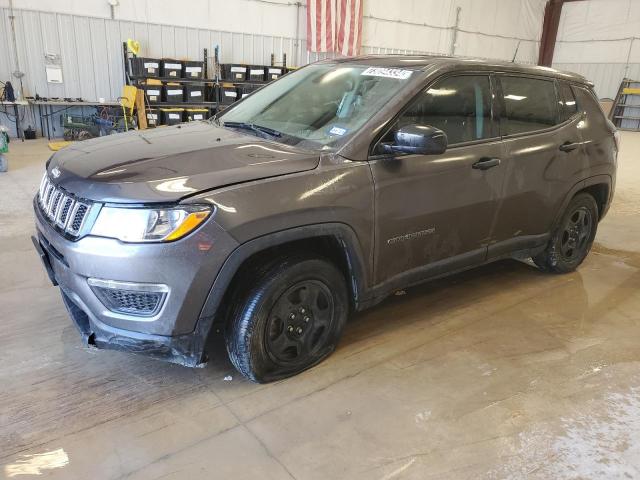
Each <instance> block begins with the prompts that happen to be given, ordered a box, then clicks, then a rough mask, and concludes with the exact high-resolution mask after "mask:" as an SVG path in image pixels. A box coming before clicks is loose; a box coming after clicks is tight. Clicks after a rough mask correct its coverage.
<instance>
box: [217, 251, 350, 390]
mask: <svg viewBox="0 0 640 480" xmlns="http://www.w3.org/2000/svg"><path fill="white" fill-rule="evenodd" d="M246 282H255V283H254V285H252V287H251V288H250V290H249V291H248V292H246V291H244V292H238V294H237V295H234V298H233V305H232V306H231V308H230V317H229V319H228V320H229V321H228V322H227V328H226V332H225V340H226V345H227V352H228V353H229V358H230V360H231V363H233V365H234V366H235V367H236V369H237V370H238V371H239V372H240V373H241V374H242V375H244V376H245V377H246V378H248V379H249V380H251V381H254V382H257V383H267V382H272V381H275V380H279V379H282V378H287V377H290V376H293V375H296V374H298V373H300V372H302V371H304V370H306V369H308V368H310V367H312V366H314V365H316V364H318V363H319V362H321V361H322V360H324V359H325V358H326V357H327V356H329V355H330V354H331V353H332V352H333V351H334V349H335V347H336V344H337V342H338V339H339V338H340V335H341V334H342V330H343V328H344V325H345V323H346V321H347V317H348V314H349V299H348V290H347V284H346V282H345V279H344V276H343V275H342V273H341V272H340V271H339V270H338V269H337V268H336V267H335V266H334V265H333V264H332V263H330V262H329V261H327V260H324V259H321V258H315V257H310V256H306V255H296V256H291V257H288V258H285V259H278V261H275V262H270V263H267V264H265V265H263V266H262V267H260V268H257V269H254V270H253V271H252V272H251V274H250V275H246V276H245V277H244V281H243V282H241V283H242V284H245V285H246Z"/></svg>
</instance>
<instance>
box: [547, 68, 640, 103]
mask: <svg viewBox="0 0 640 480" xmlns="http://www.w3.org/2000/svg"><path fill="white" fill-rule="evenodd" d="M553 68H557V69H560V70H567V71H569V72H576V73H579V74H580V75H583V76H585V77H586V78H588V79H589V80H590V81H592V82H593V84H594V86H595V91H596V94H597V95H598V98H612V99H613V98H615V96H616V93H617V92H618V88H619V87H620V83H621V82H622V79H623V78H632V79H640V64H638V63H630V64H624V63H556V62H554V63H553Z"/></svg>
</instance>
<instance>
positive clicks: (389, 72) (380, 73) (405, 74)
mask: <svg viewBox="0 0 640 480" xmlns="http://www.w3.org/2000/svg"><path fill="white" fill-rule="evenodd" d="M412 73H413V70H400V69H398V68H381V67H369V68H367V69H366V70H365V71H364V72H362V73H361V75H367V76H370V77H387V78H397V79H398V80H406V79H407V78H409V77H410V76H411V74H412Z"/></svg>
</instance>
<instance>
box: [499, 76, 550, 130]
mask: <svg viewBox="0 0 640 480" xmlns="http://www.w3.org/2000/svg"><path fill="white" fill-rule="evenodd" d="M500 84H501V86H502V98H503V100H504V112H503V117H502V122H501V126H502V132H503V134H504V135H514V134H518V133H526V132H533V131H536V130H543V129H545V128H549V127H552V126H554V125H555V124H556V123H558V106H557V105H558V103H557V98H556V90H555V84H554V81H553V80H542V79H537V78H527V77H511V76H503V77H501V78H500Z"/></svg>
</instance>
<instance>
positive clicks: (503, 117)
mask: <svg viewBox="0 0 640 480" xmlns="http://www.w3.org/2000/svg"><path fill="white" fill-rule="evenodd" d="M505 77H514V78H518V79H530V80H539V81H546V82H550V83H551V84H552V85H553V91H554V96H555V101H554V102H553V105H554V108H555V110H556V113H555V123H554V124H553V125H549V126H548V127H544V128H538V129H535V130H527V131H526V132H517V133H507V131H508V130H507V122H508V121H509V119H508V118H507V107H506V103H505V100H504V89H503V85H502V79H503V78H505ZM496 83H497V95H496V96H497V101H498V103H499V105H500V119H499V125H500V134H501V138H503V139H505V138H506V139H509V138H518V137H524V136H527V135H537V134H539V133H544V132H551V131H553V130H555V129H557V128H559V127H560V126H561V125H563V124H564V123H566V121H561V116H560V104H559V103H558V102H559V101H560V92H559V88H558V79H556V78H553V77H545V76H542V75H531V74H526V73H517V72H499V73H496ZM574 96H575V94H574ZM567 121H569V120H567Z"/></svg>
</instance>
